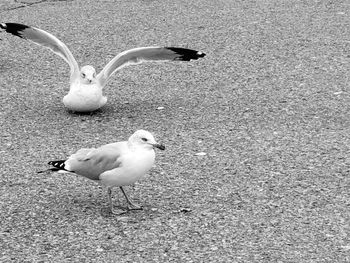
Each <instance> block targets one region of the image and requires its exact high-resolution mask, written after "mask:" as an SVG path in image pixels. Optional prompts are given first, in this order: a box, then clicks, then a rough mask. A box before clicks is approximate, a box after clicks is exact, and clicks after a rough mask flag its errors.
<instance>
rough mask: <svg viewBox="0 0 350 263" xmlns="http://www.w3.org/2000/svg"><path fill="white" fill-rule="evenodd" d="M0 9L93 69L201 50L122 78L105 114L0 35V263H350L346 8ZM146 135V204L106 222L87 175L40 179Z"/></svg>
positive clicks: (72, 4)
mask: <svg viewBox="0 0 350 263" xmlns="http://www.w3.org/2000/svg"><path fill="white" fill-rule="evenodd" d="M0 15H1V16H0V17H1V21H0V22H17V23H24V24H27V25H32V26H36V27H39V28H41V29H44V30H46V31H48V32H50V33H52V34H54V35H56V36H57V37H59V38H60V39H61V40H62V41H64V42H65V43H66V44H67V45H68V47H69V48H70V49H71V50H72V52H73V54H74V56H75V57H76V59H77V61H78V62H79V64H80V65H81V66H83V65H86V64H91V65H94V66H95V67H96V68H97V70H101V69H102V68H103V66H104V65H105V64H106V63H107V62H108V61H109V60H110V59H112V58H113V57H114V56H115V55H116V54H118V53H119V52H121V51H124V50H126V49H130V48H134V47H140V46H151V45H162V46H179V47H188V48H193V49H196V50H200V51H202V52H205V53H206V54H207V56H206V57H205V58H204V59H201V60H198V61H194V62H190V63H184V62H183V63H180V62H177V63H175V62H174V63H162V64H159V63H153V64H151V63H149V64H142V65H137V66H133V67H127V68H124V69H122V70H121V71H120V72H119V73H117V74H116V75H115V76H114V78H113V79H112V81H110V82H109V84H108V86H107V87H106V88H105V94H106V95H107V96H108V98H109V99H108V103H107V105H106V106H105V107H104V108H102V109H101V110H99V111H97V112H95V113H93V114H72V113H70V112H68V111H67V110H66V109H65V108H64V106H63V103H62V102H61V99H62V98H63V96H64V95H65V92H66V91H65V89H67V88H68V82H69V77H68V75H69V67H68V65H66V63H65V62H64V61H63V60H62V59H61V58H59V57H58V56H56V55H55V54H53V53H51V52H49V51H47V50H45V49H43V48H42V47H39V46H37V45H35V44H33V43H30V42H27V41H25V40H23V39H20V38H17V37H14V36H12V35H9V34H5V33H2V34H0V38H1V39H2V41H0V46H1V56H0V88H1V94H0V97H1V98H0V101H1V104H0V105H1V106H0V107H1V110H0V115H1V117H0V118H1V128H0V129H1V130H0V131H1V149H0V151H1V155H0V156H1V171H0V206H1V214H0V227H1V228H0V243H1V249H0V261H1V262H350V226H349V222H350V211H349V210H350V191H349V189H350V177H349V170H350V150H349V146H350V133H349V130H350V122H349V111H350V96H349V72H350V32H349V28H350V4H349V2H348V1H331V0H324V1H316V0H311V1H306V0H305V1H299V0H290V1H279V0H271V1H267V0H257V1H253V0H247V1H243V0H241V1H233V0H232V1H229V0H216V1H212V0H203V1H199V0H197V1H195V0H192V1H185V0H178V1H171V0H163V1H156V0H142V1H141V0H131V1H107V0H104V1H102V0H101V1H78V0H77V1H75V0H74V1H9V0H5V1H2V3H1V4H0ZM159 107H163V108H159ZM141 128H142V129H146V130H149V131H151V132H152V133H153V134H154V135H155V137H156V139H157V140H159V141H161V142H163V143H164V144H165V145H166V147H167V148H166V151H164V152H161V151H158V152H157V156H156V166H155V167H154V168H153V169H152V170H151V171H150V172H149V174H148V175H147V176H146V178H145V179H143V180H141V181H139V182H137V183H136V184H135V185H134V186H131V187H128V189H127V191H128V193H129V194H130V196H131V197H132V199H133V200H134V201H136V202H137V203H139V204H142V205H143V206H144V210H143V211H134V212H130V213H128V214H126V215H123V216H106V215H105V214H103V213H102V212H101V209H102V208H104V207H106V206H107V198H106V193H105V191H104V190H103V189H101V188H100V187H99V186H98V185H97V184H95V183H94V182H92V181H88V180H86V179H84V178H81V177H78V176H72V175H62V174H37V173H36V172H37V171H40V170H43V169H45V168H47V167H48V166H47V165H46V163H47V162H48V161H50V160H55V159H63V158H65V157H67V156H68V155H69V154H72V153H74V152H75V151H76V150H78V149H79V148H82V147H97V146H100V145H103V144H106V143H110V142H115V141H119V140H125V139H127V138H128V137H129V136H130V135H131V134H132V133H133V132H134V131H135V130H137V129H141ZM201 152H204V153H206V154H205V155H196V154H197V153H201ZM115 202H117V203H118V202H119V204H121V205H125V202H124V200H123V198H122V196H121V194H120V193H119V192H118V190H117V189H116V191H115Z"/></svg>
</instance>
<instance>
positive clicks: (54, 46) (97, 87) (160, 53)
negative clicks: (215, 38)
mask: <svg viewBox="0 0 350 263" xmlns="http://www.w3.org/2000/svg"><path fill="white" fill-rule="evenodd" d="M0 28H1V29H3V30H5V32H7V33H11V34H13V35H15V36H18V37H20V38H23V39H26V40H30V41H32V42H34V43H35V44H38V45H41V46H44V47H46V48H48V49H50V50H51V51H53V52H54V53H56V54H57V55H59V56H60V57H61V58H63V59H64V60H65V61H66V62H67V63H68V65H69V67H70V88H69V92H68V94H67V95H66V96H64V98H63V104H64V105H65V106H66V107H67V108H68V109H69V110H71V111H74V112H91V111H95V110H97V109H99V108H101V107H102V106H104V105H105V104H106V102H107V98H106V97H105V96H103V93H102V89H103V88H104V87H105V86H106V85H107V83H108V81H109V80H110V78H111V76H112V75H113V74H114V73H115V72H116V71H118V70H120V69H121V68H123V67H125V66H127V65H132V64H139V63H142V62H146V61H158V62H161V61H190V60H192V59H193V60H197V59H199V58H202V57H204V56H205V54H204V53H203V52H200V51H196V50H192V49H187V48H181V47H159V46H155V47H139V48H134V49H130V50H126V51H124V52H122V53H120V54H118V55H117V56H116V57H114V58H113V59H112V60H111V61H110V62H109V63H108V64H107V65H106V66H105V67H104V68H103V69H102V71H101V72H100V73H99V74H96V70H95V68H94V67H93V66H90V65H87V66H84V67H82V68H81V69H80V68H79V65H78V63H77V61H76V60H75V58H74V57H73V54H72V52H71V51H70V50H69V49H68V47H67V46H66V45H65V44H64V43H63V42H62V41H60V40H59V39H58V38H56V37H55V36H53V35H52V34H50V33H48V32H46V31H44V30H42V29H39V28H36V27H32V26H27V25H23V24H17V23H1V24H0Z"/></svg>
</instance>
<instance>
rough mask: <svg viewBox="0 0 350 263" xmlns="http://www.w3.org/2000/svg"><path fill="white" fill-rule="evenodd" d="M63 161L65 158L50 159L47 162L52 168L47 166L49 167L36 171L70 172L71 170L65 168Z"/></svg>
mask: <svg viewBox="0 0 350 263" xmlns="http://www.w3.org/2000/svg"><path fill="white" fill-rule="evenodd" d="M65 162H66V160H60V161H50V162H48V164H49V165H52V166H53V168H49V169H47V170H44V171H39V172H38V173H44V172H47V171H50V172H59V171H66V172H72V171H69V170H67V169H65V164H64V163H65Z"/></svg>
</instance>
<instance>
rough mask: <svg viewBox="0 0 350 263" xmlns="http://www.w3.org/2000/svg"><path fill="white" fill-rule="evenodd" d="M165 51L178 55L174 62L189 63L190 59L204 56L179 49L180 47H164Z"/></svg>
mask: <svg viewBox="0 0 350 263" xmlns="http://www.w3.org/2000/svg"><path fill="white" fill-rule="evenodd" d="M166 48H167V49H169V50H171V51H173V52H175V53H176V54H178V55H180V56H179V57H177V58H176V59H175V60H183V61H190V60H191V59H194V60H196V59H199V58H203V57H204V56H205V53H203V52H201V51H197V50H193V49H187V48H181V47H166Z"/></svg>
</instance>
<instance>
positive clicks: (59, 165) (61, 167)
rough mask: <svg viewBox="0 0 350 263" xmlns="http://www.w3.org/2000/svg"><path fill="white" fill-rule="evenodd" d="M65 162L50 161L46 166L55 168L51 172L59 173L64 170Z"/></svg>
mask: <svg viewBox="0 0 350 263" xmlns="http://www.w3.org/2000/svg"><path fill="white" fill-rule="evenodd" d="M65 162H66V160H59V161H50V162H48V163H47V164H49V165H52V166H53V167H55V168H51V170H52V171H59V170H65V171H67V170H66V169H65V164H64V163H65Z"/></svg>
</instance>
